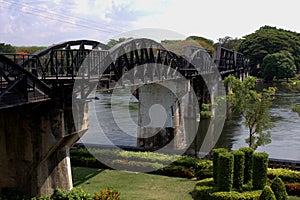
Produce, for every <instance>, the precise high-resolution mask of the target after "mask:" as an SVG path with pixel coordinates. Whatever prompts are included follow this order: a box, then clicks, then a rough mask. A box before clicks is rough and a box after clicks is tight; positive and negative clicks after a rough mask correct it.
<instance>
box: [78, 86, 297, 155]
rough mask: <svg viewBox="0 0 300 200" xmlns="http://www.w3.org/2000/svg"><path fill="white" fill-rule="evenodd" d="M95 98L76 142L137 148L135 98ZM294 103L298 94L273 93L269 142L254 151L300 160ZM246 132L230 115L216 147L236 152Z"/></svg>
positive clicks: (121, 94) (120, 94)
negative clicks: (87, 127) (84, 126)
mask: <svg viewBox="0 0 300 200" xmlns="http://www.w3.org/2000/svg"><path fill="white" fill-rule="evenodd" d="M96 96H97V97H98V98H99V100H93V103H92V104H90V111H89V114H90V129H89V130H88V131H87V133H86V134H85V135H84V136H83V137H82V138H81V140H80V141H79V142H83V143H89V144H101V145H112V144H114V145H125V146H136V135H137V118H138V101H137V99H135V97H134V96H130V95H129V96H128V95H127V94H126V92H123V91H119V92H118V94H117V95H114V96H113V102H112V103H111V94H110V93H97V94H96ZM293 103H296V104H299V103H300V94H288V93H283V92H278V93H277V94H276V98H275V100H274V101H273V105H272V108H271V110H270V115H271V116H272V121H273V122H274V124H275V126H274V127H273V128H272V129H271V130H270V132H271V139H272V142H271V143H270V144H267V145H265V146H261V147H258V149H257V151H265V152H267V153H268V154H269V156H270V157H271V158H278V159H289V160H300V117H299V115H298V114H297V113H295V112H293V111H292V110H291V105H292V104H293ZM111 108H113V110H114V112H113V113H114V114H112V112H111ZM120 127H121V128H120ZM247 131H248V130H247V129H246V128H245V127H244V126H243V124H242V118H241V117H240V116H233V117H232V118H231V119H228V120H226V122H225V124H224V128H223V131H222V134H221V136H220V138H219V140H218V142H217V144H216V147H225V148H227V149H230V150H235V149H239V148H240V147H243V146H247V144H246V143H245V138H247V136H248V135H247ZM126 133H128V134H126Z"/></svg>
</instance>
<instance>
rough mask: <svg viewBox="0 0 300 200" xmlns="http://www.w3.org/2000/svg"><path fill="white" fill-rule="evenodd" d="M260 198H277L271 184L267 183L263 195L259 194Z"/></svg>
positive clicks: (272, 199)
mask: <svg viewBox="0 0 300 200" xmlns="http://www.w3.org/2000/svg"><path fill="white" fill-rule="evenodd" d="M259 200H276V197H275V195H274V192H273V191H272V189H271V188H270V186H268V185H266V186H265V188H264V190H263V191H262V193H261V195H260V196H259Z"/></svg>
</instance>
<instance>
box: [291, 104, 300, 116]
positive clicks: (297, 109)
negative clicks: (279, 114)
mask: <svg viewBox="0 0 300 200" xmlns="http://www.w3.org/2000/svg"><path fill="white" fill-rule="evenodd" d="M292 111H293V112H296V113H298V115H299V116H300V105H296V104H292Z"/></svg>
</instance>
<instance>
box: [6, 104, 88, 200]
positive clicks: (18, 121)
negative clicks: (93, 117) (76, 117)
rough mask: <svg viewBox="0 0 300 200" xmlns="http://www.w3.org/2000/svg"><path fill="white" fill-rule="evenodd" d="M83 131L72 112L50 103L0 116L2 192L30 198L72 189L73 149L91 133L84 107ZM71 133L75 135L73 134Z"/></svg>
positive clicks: (11, 109)
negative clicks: (84, 134)
mask: <svg viewBox="0 0 300 200" xmlns="http://www.w3.org/2000/svg"><path fill="white" fill-rule="evenodd" d="M81 109H83V110H84V114H83V116H82V121H83V123H82V126H81V128H82V130H81V131H79V132H75V131H74V130H75V129H74V121H73V117H72V112H71V111H72V110H71V109H69V110H67V109H65V110H62V109H55V108H53V105H52V104H50V103H45V104H44V105H38V106H30V105H26V106H22V107H14V108H10V109H7V110H3V111H1V112H0V124H1V125H0V189H1V188H13V189H16V190H18V191H21V192H23V193H25V194H27V195H30V196H40V195H51V194H52V193H53V191H54V190H55V189H56V188H61V189H64V190H70V189H72V187H73V186H72V176H71V168H70V157H69V146H70V145H72V144H73V143H74V142H75V141H77V140H78V139H79V137H80V136H81V135H82V134H83V133H84V132H85V131H86V129H87V125H88V124H87V116H88V115H87V105H82V106H81ZM70 133H71V134H70Z"/></svg>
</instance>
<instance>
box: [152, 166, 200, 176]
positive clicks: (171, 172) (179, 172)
mask: <svg viewBox="0 0 300 200" xmlns="http://www.w3.org/2000/svg"><path fill="white" fill-rule="evenodd" d="M152 174H159V175H163V176H171V177H181V178H193V177H195V171H194V170H193V169H192V168H187V167H184V166H176V165H170V166H167V167H164V168H161V169H158V170H156V171H154V172H152Z"/></svg>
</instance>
